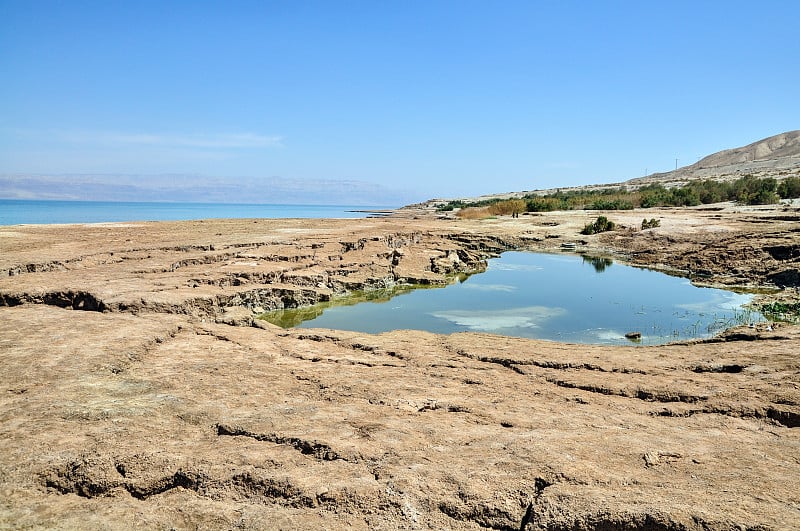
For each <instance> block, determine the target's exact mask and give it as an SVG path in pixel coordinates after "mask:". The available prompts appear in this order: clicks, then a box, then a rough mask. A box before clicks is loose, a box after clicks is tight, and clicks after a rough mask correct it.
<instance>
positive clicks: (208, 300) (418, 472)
mask: <svg viewBox="0 0 800 531" xmlns="http://www.w3.org/2000/svg"><path fill="white" fill-rule="evenodd" d="M647 212H648V217H652V212H653V211H652V210H648V211H647ZM591 215H595V214H590V213H571V214H564V213H557V214H553V215H548V216H531V217H523V218H522V219H515V220H512V219H499V220H490V221H485V222H466V221H453V220H438V219H435V217H433V216H429V215H426V214H425V213H417V214H416V215H406V216H405V217H403V216H399V215H398V216H396V217H392V218H387V219H363V220H256V221H254V220H228V221H204V222H176V223H136V224H110V225H88V226H77V225H76V226H14V227H0V273H2V278H0V430H2V438H0V527H3V528H15V529H26V528H57V529H58V528H60V529H130V528H147V529H348V528H351V529H498V530H511V529H513V530H518V529H522V530H536V529H548V530H582V529H586V530H588V529H609V530H610V529H626V530H645V529H653V530H680V529H687V530H692V529H698V530H700V529H703V530H709V529H793V528H794V529H796V528H798V522H800V479H798V478H800V435H798V433H799V432H798V427H800V389H798V385H800V362H799V361H798V352H800V348H799V347H800V327H798V326H793V325H788V324H775V325H773V326H772V327H771V329H768V328H767V326H766V325H761V326H759V328H757V329H743V330H733V331H731V332H730V333H728V334H727V335H725V336H723V337H720V338H718V339H716V340H714V341H707V342H694V343H684V344H673V345H665V346H657V347H633V346H631V347H604V346H593V345H569V344H560V343H553V342H545V341H535V340H527V339H518V338H509V337H502V336H496V335H489V334H477V333H460V334H453V335H449V336H443V335H435V334H430V333H425V332H418V331H402V330H401V331H394V332H390V333H386V334H380V335H369V334H361V333H355V332H345V331H336V330H322V329H315V330H300V329H290V330H283V329H280V328H277V327H273V326H272V325H268V324H265V323H263V322H261V321H257V320H254V319H253V314H254V311H261V310H264V309H270V308H281V307H293V306H296V305H303V304H309V303H312V302H315V301H320V300H326V299H328V298H331V297H336V296H338V295H341V294H346V293H348V292H350V291H352V290H355V289H369V288H375V287H385V286H391V285H394V284H396V283H398V282H402V281H404V280H405V281H410V282H417V283H419V282H423V283H444V282H446V281H447V278H448V277H449V275H452V274H454V273H459V272H475V271H480V270H481V269H482V268H483V267H484V264H483V260H484V259H486V258H488V257H490V256H494V255H496V254H497V253H499V252H501V251H503V250H506V249H511V248H530V249H538V250H547V249H551V250H552V249H554V248H556V247H557V246H558V245H559V243H560V242H562V241H566V240H569V241H578V240H577V238H586V239H585V240H584V241H581V242H580V243H581V245H583V246H584V247H585V248H586V249H587V250H591V251H593V252H606V253H615V256H618V257H620V256H624V257H627V259H628V260H630V261H631V262H645V261H647V260H650V261H651V263H652V264H658V265H659V266H662V267H670V268H673V269H684V270H689V269H691V268H692V267H695V268H698V269H699V266H698V264H699V265H702V268H703V271H702V272H703V273H704V274H705V275H706V278H707V279H710V280H712V281H715V282H718V283H732V282H733V280H731V279H733V278H736V279H740V282H742V283H743V282H747V283H749V284H753V285H758V284H761V285H764V284H767V283H772V284H779V282H776V279H777V280H778V281H781V279H783V280H782V281H791V279H792V273H791V271H793V270H795V269H796V268H797V265H798V261H797V256H795V255H794V254H793V252H794V251H793V249H797V248H798V241H797V237H796V234H797V232H796V228H797V222H796V220H795V221H792V219H788V220H785V221H779V220H778V221H773V222H771V223H757V222H753V221H752V220H753V219H766V218H767V217H769V216H773V217H774V216H776V215H777V214H776V213H775V212H772V213H769V212H756V213H752V212H750V213H742V212H735V211H731V212H727V211H723V212H722V213H720V212H714V213H709V212H704V211H699V210H685V211H674V210H673V211H663V212H659V217H660V218H661V219H662V227H661V228H659V229H655V230H651V231H641V232H628V233H623V232H620V233H615V234H612V235H600V236H591V237H578V236H577V231H576V228H579V227H581V226H583V224H584V223H585V222H586V220H587V219H589V218H590V216H591ZM780 215H781V216H784V217H789V218H791V216H787V215H785V213H783V214H780ZM630 216H632V218H631V219H634V218H635V217H636V216H638V217H639V219H641V217H642V216H641V213H631V214H630ZM711 216H720V219H716V218H714V219H713V220H712V218H711ZM748 220H749V221H748ZM623 221H624V220H623ZM712 221H713V223H712ZM721 241H727V242H728V243H727V244H726V245H727V247H726V249H727V250H729V251H731V252H730V253H728V252H725V253H722V254H720V250H719V246H720V245H721V244H720V242H721ZM648 242H649V243H650V244H652V243H653V242H658V244H657V246H656V247H657V252H655V253H650V254H648V253H645V252H644V249H645V248H646V247H647V245H648ZM776 242H780V243H776ZM670 245H672V246H673V248H674V249H676V252H675V253H672V254H670V253H669V252H668V251H669V246H670ZM777 246H782V248H783V250H782V251H779V252H778V251H775V252H773V253H770V251H769V250H768V248H773V247H777ZM720 256H722V258H721V257H720ZM726 260H727V262H726ZM770 260H772V261H771V262H770ZM732 261H735V263H736V264H738V265H737V267H738V269H736V270H734V269H732V267H731V263H733V262H732ZM748 264H752V266H748ZM688 266H692V267H688ZM787 272H788V273H787ZM776 273H779V275H778V276H777V277H775V276H772V277H770V275H774V274H776ZM770 278H771V279H772V280H769V279H770ZM794 289H795V287H794V286H792V285H789V286H788V287H784V290H783V291H782V292H781V294H780V295H781V297H783V298H789V299H791V298H792V297H795V300H796V291H793V290H794Z"/></svg>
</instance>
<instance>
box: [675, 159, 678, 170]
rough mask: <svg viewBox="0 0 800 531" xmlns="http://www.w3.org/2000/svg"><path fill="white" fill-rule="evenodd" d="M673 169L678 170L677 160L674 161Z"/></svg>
mask: <svg viewBox="0 0 800 531" xmlns="http://www.w3.org/2000/svg"><path fill="white" fill-rule="evenodd" d="M675 169H676V170H677V169H678V159H675Z"/></svg>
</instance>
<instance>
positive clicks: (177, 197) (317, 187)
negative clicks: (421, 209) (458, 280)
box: [0, 174, 409, 206]
mask: <svg viewBox="0 0 800 531" xmlns="http://www.w3.org/2000/svg"><path fill="white" fill-rule="evenodd" d="M0 198H6V199H52V200H83V201H143V202H148V201H168V202H198V203H260V204H304V205H322V204H339V205H365V206H367V205H369V206H375V205H381V206H383V205H386V206H391V205H399V204H402V203H403V202H404V201H407V200H409V196H408V193H407V192H403V191H400V190H392V189H389V188H387V187H383V186H380V185H377V184H373V183H367V182H363V181H348V180H333V179H330V180H326V179H316V180H299V179H282V178H278V177H270V178H263V179H257V178H236V179H234V178H228V179H223V178H215V177H206V176H200V175H183V174H178V175H176V174H168V175H129V174H101V175H94V174H92V175H87V174H65V175H34V174H10V175H9V174H6V175H0Z"/></svg>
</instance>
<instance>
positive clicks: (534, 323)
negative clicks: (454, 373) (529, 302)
mask: <svg viewBox="0 0 800 531" xmlns="http://www.w3.org/2000/svg"><path fill="white" fill-rule="evenodd" d="M566 313H567V311H566V310H565V309H563V308H548V307H546V306H529V307H527V308H512V309H508V310H489V311H480V310H451V311H449V312H433V313H432V314H431V315H433V316H434V317H438V318H439V319H445V320H447V321H450V322H452V323H455V324H457V325H459V326H464V327H467V328H469V329H470V330H485V331H495V330H503V329H504V328H539V327H540V326H541V324H542V323H543V322H544V321H546V320H547V319H550V318H553V317H558V316H561V315H565V314H566Z"/></svg>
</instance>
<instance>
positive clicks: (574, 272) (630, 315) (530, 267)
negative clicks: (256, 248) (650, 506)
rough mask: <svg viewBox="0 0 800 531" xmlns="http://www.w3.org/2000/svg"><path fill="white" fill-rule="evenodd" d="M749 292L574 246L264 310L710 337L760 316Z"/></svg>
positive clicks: (547, 333)
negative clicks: (434, 284)
mask: <svg viewBox="0 0 800 531" xmlns="http://www.w3.org/2000/svg"><path fill="white" fill-rule="evenodd" d="M751 298H752V295H748V294H740V293H734V292H731V291H725V290H720V289H712V288H700V287H697V286H693V285H692V284H691V283H690V282H689V280H688V279H685V278H680V277H674V276H670V275H666V274H664V273H659V272H656V271H651V270H647V269H639V268H635V267H631V266H626V265H622V264H619V263H614V262H612V261H611V260H610V259H607V258H589V257H582V256H578V255H574V254H538V253H523V252H507V253H504V254H503V255H502V256H501V257H500V258H496V259H492V260H490V261H489V266H488V268H487V270H486V272H484V273H480V274H476V275H472V276H470V277H467V278H465V279H462V280H461V281H460V282H455V283H453V284H451V285H449V286H447V287H444V288H433V289H408V290H400V291H395V292H392V293H380V292H378V293H375V292H373V293H370V294H363V295H362V296H356V297H353V298H349V299H344V300H342V301H333V302H332V303H326V304H323V305H317V306H314V307H311V308H302V309H297V310H285V311H278V312H270V313H268V314H265V316H264V318H265V319H267V320H268V321H271V322H273V323H275V324H280V325H281V326H284V327H288V326H296V327H300V328H333V329H339V330H353V331H359V332H368V333H378V332H385V331H389V330H401V329H413V330H427V331H430V332H435V333H440V334H449V333H452V332H462V331H479V332H490V333H494V334H502V335H507V336H518V337H527V338H535V339H549V340H553V341H563V342H575V343H592V344H630V343H631V340H630V339H627V338H626V337H625V335H626V334H629V333H632V332H635V333H639V334H641V337H640V338H637V339H635V340H634V341H633V342H635V343H637V344H642V345H653V344H660V343H666V342H669V341H677V340H684V339H694V338H705V337H711V336H713V335H715V334H717V333H719V332H721V331H722V330H724V329H726V328H729V327H731V326H735V325H739V324H747V323H752V322H758V321H763V320H764V317H763V316H762V315H761V314H760V313H758V312H756V311H753V310H748V309H746V308H744V307H743V306H744V305H746V304H748V303H749V302H750V300H751Z"/></svg>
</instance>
